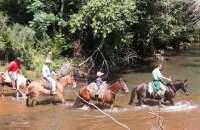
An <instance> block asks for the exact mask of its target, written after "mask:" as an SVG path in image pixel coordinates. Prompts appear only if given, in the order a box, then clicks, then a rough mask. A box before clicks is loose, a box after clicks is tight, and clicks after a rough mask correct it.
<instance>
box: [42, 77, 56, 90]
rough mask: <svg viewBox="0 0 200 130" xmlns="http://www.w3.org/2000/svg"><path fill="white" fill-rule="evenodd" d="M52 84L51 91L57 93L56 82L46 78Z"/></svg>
mask: <svg viewBox="0 0 200 130" xmlns="http://www.w3.org/2000/svg"><path fill="white" fill-rule="evenodd" d="M44 78H45V79H46V80H47V81H48V82H49V83H50V84H51V91H56V81H55V80H54V79H53V78H52V77H44Z"/></svg>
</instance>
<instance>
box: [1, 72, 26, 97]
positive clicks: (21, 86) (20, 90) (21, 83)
mask: <svg viewBox="0 0 200 130" xmlns="http://www.w3.org/2000/svg"><path fill="white" fill-rule="evenodd" d="M3 79H4V80H3V81H4V82H6V83H11V79H10V77H9V75H8V72H5V73H4V74H3ZM29 83H30V80H28V79H27V78H25V77H24V76H23V75H21V74H17V79H16V87H17V92H16V99H17V100H18V99H19V96H20V94H21V95H22V96H23V98H26V94H25V89H26V88H27V87H28V85H29Z"/></svg>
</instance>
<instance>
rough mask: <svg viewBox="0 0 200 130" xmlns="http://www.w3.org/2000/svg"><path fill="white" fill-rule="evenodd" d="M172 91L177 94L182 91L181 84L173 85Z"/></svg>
mask: <svg viewBox="0 0 200 130" xmlns="http://www.w3.org/2000/svg"><path fill="white" fill-rule="evenodd" d="M171 89H172V90H173V91H174V92H175V93H176V92H177V91H178V90H179V89H180V84H179V83H175V84H173V85H171Z"/></svg>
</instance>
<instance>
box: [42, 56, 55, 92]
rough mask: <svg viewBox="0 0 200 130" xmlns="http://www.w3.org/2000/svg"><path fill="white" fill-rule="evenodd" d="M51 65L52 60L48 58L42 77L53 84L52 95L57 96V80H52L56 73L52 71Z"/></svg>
mask: <svg viewBox="0 0 200 130" xmlns="http://www.w3.org/2000/svg"><path fill="white" fill-rule="evenodd" d="M51 64H52V60H50V59H48V58H47V59H46V61H45V64H44V66H43V67H42V77H43V78H44V79H45V80H47V81H48V82H49V83H50V84H51V95H56V94H57V93H56V80H54V79H53V78H52V76H53V75H54V74H55V72H54V71H52V70H51V68H50V65H51Z"/></svg>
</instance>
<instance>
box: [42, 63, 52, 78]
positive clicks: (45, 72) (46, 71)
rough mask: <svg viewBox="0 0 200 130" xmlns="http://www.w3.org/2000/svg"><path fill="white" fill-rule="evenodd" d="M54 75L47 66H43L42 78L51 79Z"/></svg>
mask: <svg viewBox="0 0 200 130" xmlns="http://www.w3.org/2000/svg"><path fill="white" fill-rule="evenodd" d="M53 74H54V72H53V71H52V70H51V69H50V67H49V66H48V65H46V64H45V65H44V66H43V67H42V76H43V77H44V78H45V77H51V76H52V75H53Z"/></svg>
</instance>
